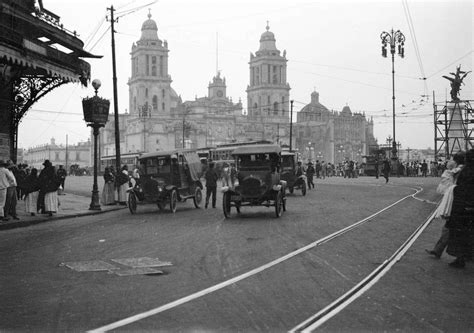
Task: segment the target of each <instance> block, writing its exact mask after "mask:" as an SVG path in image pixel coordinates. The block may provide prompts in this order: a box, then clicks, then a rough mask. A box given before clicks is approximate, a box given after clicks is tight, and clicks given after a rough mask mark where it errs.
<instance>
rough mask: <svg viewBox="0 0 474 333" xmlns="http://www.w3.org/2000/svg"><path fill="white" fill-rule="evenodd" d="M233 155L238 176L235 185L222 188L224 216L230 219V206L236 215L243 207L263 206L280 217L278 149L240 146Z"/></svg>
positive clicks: (282, 189)
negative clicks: (269, 208) (235, 211)
mask: <svg viewBox="0 0 474 333" xmlns="http://www.w3.org/2000/svg"><path fill="white" fill-rule="evenodd" d="M232 156H233V157H234V158H235V160H236V162H237V177H236V181H235V183H234V184H231V186H225V187H223V188H222V191H223V199H222V202H223V204H222V205H223V210H224V216H225V217H226V218H228V217H230V214H231V207H235V208H236V210H237V212H238V213H239V212H240V208H241V207H243V206H266V207H275V215H276V217H280V216H281V215H282V212H283V211H284V210H286V198H285V182H284V181H282V180H280V164H281V148H280V146H278V145H271V144H264V145H252V146H242V147H239V148H236V149H235V150H234V151H233V153H232Z"/></svg>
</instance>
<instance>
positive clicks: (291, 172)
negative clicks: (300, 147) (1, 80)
mask: <svg viewBox="0 0 474 333" xmlns="http://www.w3.org/2000/svg"><path fill="white" fill-rule="evenodd" d="M296 168H297V155H296V153H294V152H289V151H283V152H282V153H281V179H283V180H284V181H286V183H287V184H286V188H287V189H288V191H289V192H290V193H293V191H294V190H295V189H300V190H301V194H302V195H303V196H305V195H306V175H304V174H303V175H299V176H297V172H296Z"/></svg>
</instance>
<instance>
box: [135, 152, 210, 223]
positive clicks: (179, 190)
mask: <svg viewBox="0 0 474 333" xmlns="http://www.w3.org/2000/svg"><path fill="white" fill-rule="evenodd" d="M138 163H139V178H138V179H135V185H134V186H133V187H132V188H130V189H129V196H128V207H129V209H130V212H131V213H132V214H135V212H136V211H137V202H141V203H156V204H157V205H158V208H159V209H160V210H163V209H164V208H165V207H166V205H167V204H169V206H170V210H171V212H173V213H174V212H176V206H177V202H178V201H179V202H184V201H186V200H187V199H193V202H194V206H195V207H196V208H199V206H200V205H201V202H202V188H203V186H202V183H201V181H200V178H201V174H202V164H201V161H200V159H199V156H198V154H197V153H196V151H193V150H185V149H181V150H173V151H158V152H153V153H147V154H143V155H141V156H140V157H139V159H138Z"/></svg>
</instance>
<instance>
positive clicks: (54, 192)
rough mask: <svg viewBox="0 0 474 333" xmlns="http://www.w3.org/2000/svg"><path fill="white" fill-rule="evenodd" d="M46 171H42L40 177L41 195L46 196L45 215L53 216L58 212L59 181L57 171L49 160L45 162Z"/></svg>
mask: <svg viewBox="0 0 474 333" xmlns="http://www.w3.org/2000/svg"><path fill="white" fill-rule="evenodd" d="M43 165H44V169H43V170H41V173H40V175H39V183H40V195H39V197H40V198H41V196H42V194H43V195H44V208H43V213H45V214H49V216H53V213H56V212H57V211H58V207H59V202H58V188H59V181H58V179H57V177H56V169H55V168H54V166H53V165H52V164H51V162H50V161H49V160H45V161H44V163H43Z"/></svg>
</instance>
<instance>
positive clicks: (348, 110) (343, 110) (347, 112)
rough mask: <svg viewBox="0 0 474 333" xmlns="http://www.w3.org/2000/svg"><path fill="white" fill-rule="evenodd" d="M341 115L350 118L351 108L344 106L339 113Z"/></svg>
mask: <svg viewBox="0 0 474 333" xmlns="http://www.w3.org/2000/svg"><path fill="white" fill-rule="evenodd" d="M341 115H347V116H350V115H352V111H351V108H350V107H349V106H347V105H346V106H344V107H343V108H342V111H341Z"/></svg>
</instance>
